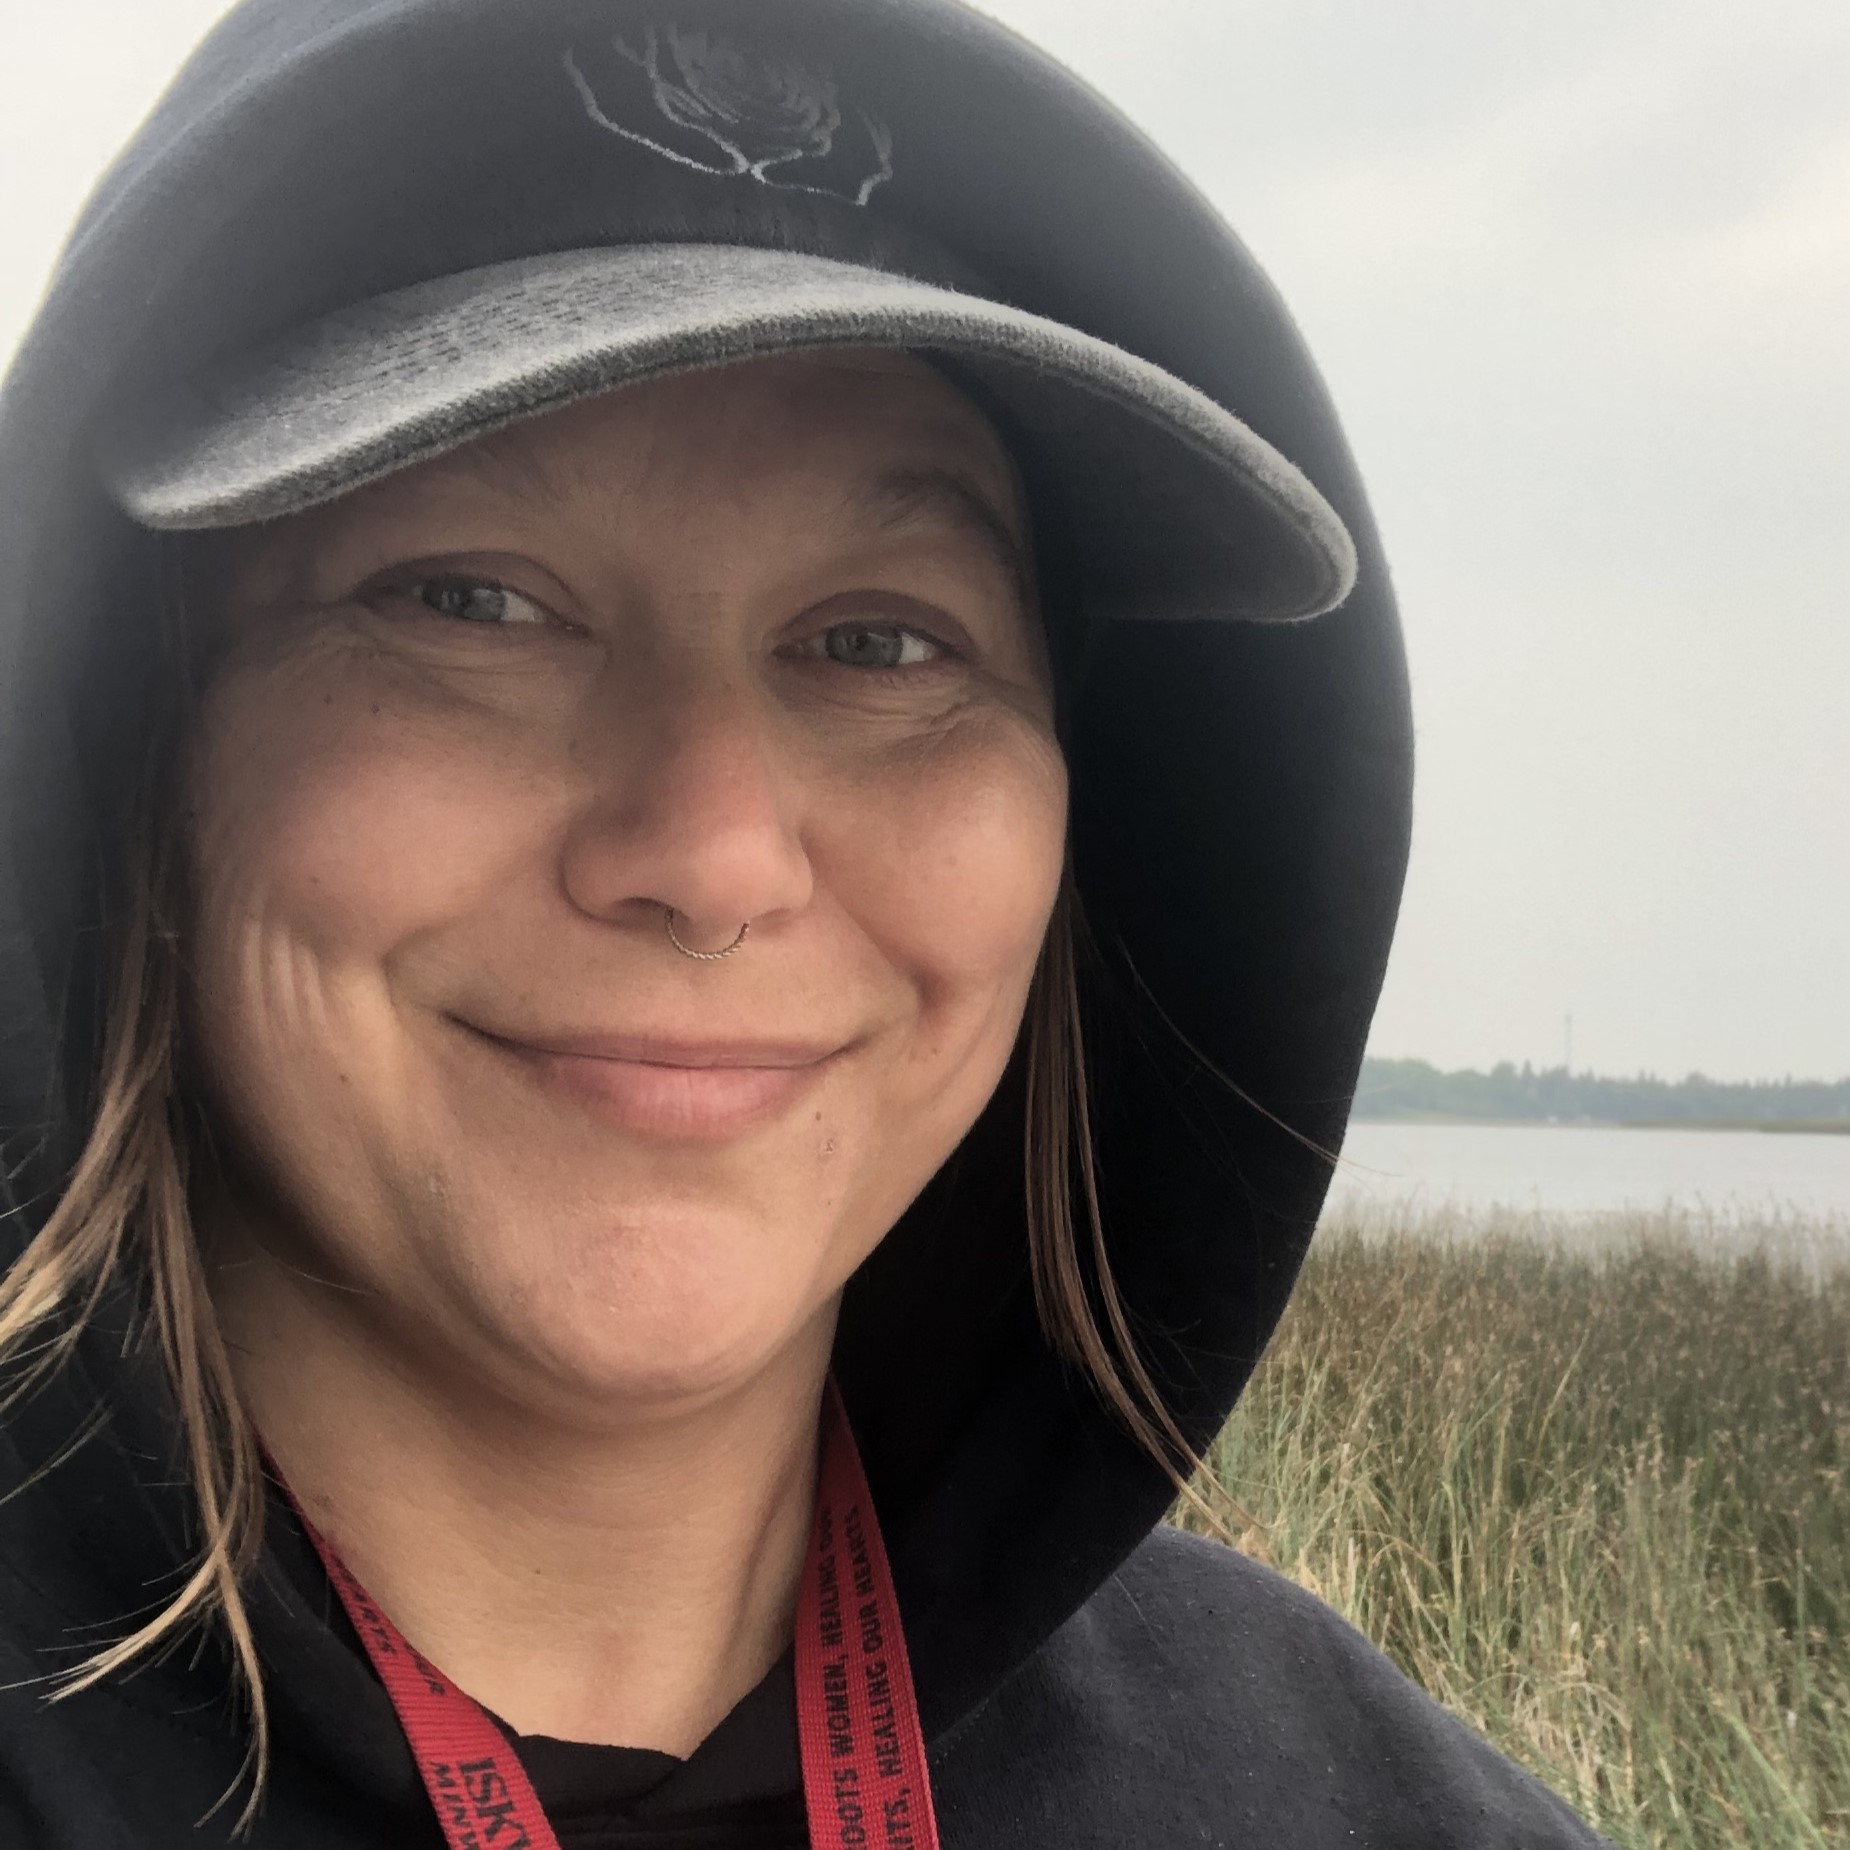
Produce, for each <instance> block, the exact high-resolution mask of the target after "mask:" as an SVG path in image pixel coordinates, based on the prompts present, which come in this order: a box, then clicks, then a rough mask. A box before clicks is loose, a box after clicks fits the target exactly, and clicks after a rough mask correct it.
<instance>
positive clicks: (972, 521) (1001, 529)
mask: <svg viewBox="0 0 1850 1850" xmlns="http://www.w3.org/2000/svg"><path fill="white" fill-rule="evenodd" d="M850 505H851V509H852V512H853V514H854V516H855V518H856V520H857V522H860V523H864V524H867V525H870V526H872V527H873V528H875V529H876V530H877V531H879V532H883V533H893V532H900V531H903V530H905V529H907V528H909V527H920V526H931V525H934V524H935V525H938V526H942V527H949V528H951V529H952V530H953V531H956V532H961V533H965V534H968V535H970V536H971V537H973V538H975V539H978V540H980V541H981V542H982V543H983V545H984V546H985V547H986V548H987V549H988V550H989V551H990V552H991V553H993V554H994V556H995V558H996V559H997V561H998V562H999V563H1000V564H1001V565H1002V567H1003V568H1004V570H1006V571H1007V572H1008V573H1009V574H1010V576H1011V577H1013V579H1014V580H1015V583H1016V586H1017V588H1018V589H1019V590H1020V591H1021V593H1022V595H1023V597H1024V598H1025V597H1026V596H1027V595H1028V591H1029V588H1030V586H1031V585H1032V584H1033V582H1034V574H1033V568H1032V566H1031V564H1030V561H1029V556H1028V548H1027V545H1026V543H1025V542H1024V540H1023V539H1022V537H1021V535H1020V533H1019V532H1017V530H1016V527H1015V523H1014V522H1012V521H1011V520H1010V519H1009V518H1008V516H1007V515H1006V514H1004V513H1003V512H1002V510H1001V509H1000V508H999V507H997V506H996V504H995V502H994V501H993V500H991V498H990V497H989V495H988V494H987V493H985V492H984V490H983V489H982V488H981V487H980V486H979V485H978V484H977V483H976V482H975V481H974V480H973V479H972V478H971V477H970V476H967V475H965V474H964V473H963V472H962V471H960V470H957V469H949V468H941V467H936V466H931V467H920V468H905V469H888V470H886V471H884V472H883V473H881V474H880V475H877V476H875V477H874V478H873V479H872V480H871V481H870V482H868V483H867V484H866V486H865V487H864V488H863V489H861V491H860V492H858V493H857V494H855V495H853V496H852V497H851V498H850Z"/></svg>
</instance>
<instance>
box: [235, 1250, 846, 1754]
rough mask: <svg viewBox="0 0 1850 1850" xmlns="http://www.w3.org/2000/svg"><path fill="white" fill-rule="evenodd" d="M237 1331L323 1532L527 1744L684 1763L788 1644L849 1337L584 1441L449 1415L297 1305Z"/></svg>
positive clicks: (491, 1406)
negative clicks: (636, 1750) (611, 1750)
mask: <svg viewBox="0 0 1850 1850" xmlns="http://www.w3.org/2000/svg"><path fill="white" fill-rule="evenodd" d="M258 1269H259V1270H260V1271H262V1270H266V1269H267V1268H263V1267H262V1266H261V1262H259V1268H258ZM253 1300H256V1301H253ZM317 1300H320V1301H317ZM222 1308H223V1310H224V1312H225V1313H226V1316H227V1321H228V1325H229V1328H228V1334H229V1336H230V1338H231V1340H232V1343H233V1347H234V1352H235V1353H237V1354H238V1357H239V1365H238V1373H239V1378H240V1385H241V1387H242V1390H243V1392H244V1394H245V1397H246V1400H247V1404H248V1405H249V1407H250V1409H251V1411H252V1414H253V1416H254V1417H255V1419H256V1422H257V1426H258V1430H259V1431H260V1432H261V1434H262V1436H263V1439H264V1443H265V1445H266V1446H267V1447H268V1449H269V1451H270V1454H271V1456H272V1457H273V1459H274V1460H275V1462H276V1464H277V1465H278V1467H279V1468H280V1469H281V1471H282V1473H283V1474H284V1476H285V1477H286V1479H287V1480H288V1483H289V1486H290V1489H291V1491H292V1492H293V1493H294V1495H295V1496H296V1497H297V1499H298V1500H299V1501H300V1503H301V1505H302V1507H303V1509H304V1511H305V1512H306V1513H307V1514H308V1516H309V1517H310V1519H311V1520H312V1521H313V1522H314V1523H315V1525H316V1526H317V1527H318V1528H319V1529H320V1530H321V1531H322V1533H323V1535H324V1536H325V1537H326V1538H327V1539H328V1541H329V1542H330V1543H331V1544H332V1546H333V1547H334V1548H335V1549H336V1550H337V1551H338V1552H339V1554H340V1555H341V1558H342V1559H343V1560H344V1561H345V1562H346V1564H347V1565H348V1566H349V1567H350V1568H351V1569H352V1570H353V1572H354V1573H355V1574H356V1575H358V1577H359V1579H360V1581H361V1582H362V1584H363V1585H364V1586H365V1587H366V1589H367V1591H368V1592H369V1593H370V1594H371V1595H372V1597H373V1598H374V1599H375V1600H376V1601H377V1602H378V1603H379V1605H380V1606H381V1607H382V1608H383V1609H384V1610H385V1612H387V1613H388V1614H389V1615H390V1616H391V1618H392V1619H393V1621H394V1622H395V1623H396V1624H397V1625H398V1627H399V1629H400V1630H401V1631H403V1632H404V1634H405V1635H406V1637H407V1638H409V1639H410V1641H411V1642H412V1644H414V1645H415V1646H416V1647H417V1648H418V1649H419V1650H420V1651H421V1652H423V1654H424V1655H425V1656H426V1657H428V1658H429V1659H430V1660H431V1662H432V1663H434V1664H436V1665H438V1666H439V1667H440V1668H441V1669H442V1670H443V1671H444V1672H445V1673H446V1674H447V1675H448V1676H450V1677H452V1678H453V1679H454V1680H455V1681H456V1682H457V1684H459V1685H460V1686H461V1687H462V1688H463V1689H465V1690H467V1691H468V1692H469V1694H470V1695H472V1696H474V1697H475V1698H476V1700H477V1701H479V1702H481V1703H482V1704H483V1705H484V1706H485V1707H487V1708H489V1709H491V1710H493V1711H494V1713H495V1714H497V1715H499V1716H500V1717H501V1718H502V1719H503V1720H504V1721H506V1722H508V1723H509V1724H510V1725H512V1726H513V1727H515V1728H516V1729H518V1730H520V1731H521V1732H522V1733H524V1734H547V1735H554V1736H558V1737H560V1738H562V1739H565V1740H576V1741H599V1742H608V1743H611V1744H613V1745H621V1746H629V1747H651V1748H658V1749H661V1750H664V1751H666V1752H668V1753H673V1754H681V1755H685V1754H687V1753H690V1752H691V1751H692V1750H693V1749H694V1748H695V1747H696V1746H697V1745H698V1744H699V1743H700V1741H701V1740H703V1739H704V1738H705V1737H706V1735H707V1734H708V1733H709V1732H710V1731H711V1730H712V1728H713V1727H714V1725H715V1724H716V1723H717V1722H718V1721H719V1720H720V1719H721V1718H722V1717H723V1716H724V1715H725V1714H726V1713H727V1711H728V1710H730V1709H731V1708H732V1706H733V1705H734V1704H735V1703H736V1702H737V1701H738V1700H739V1699H740V1697H742V1696H743V1695H744V1694H745V1693H746V1692H747V1691H748V1690H749V1689H751V1688H752V1687H753V1686H754V1685H755V1684H756V1683H757V1682H758V1681H759V1680H760V1679H761V1678H762V1677H763V1676H764V1675H765V1673H766V1672H767V1671H768V1670H769V1669H770V1668H771V1666H772V1665H773V1664H774V1663H775V1662H776V1660H777V1658H778V1657H779V1656H780V1655H781V1653H782V1652H783V1650H784V1649H785V1647H786V1645H787V1644H788V1641H789V1638H790V1632H791V1625H792V1617H793V1614H794V1611H795V1605H796V1592H797V1582H798V1579H799V1577H800V1575H801V1571H802V1565H803V1559H804V1552H805V1548H806V1545H807V1541H808V1535H809V1525H810V1512H811V1508H812V1505H813V1501H814V1495H815V1471H816V1432H817V1423H818V1415H819V1407H820V1398H821V1390H822V1381H823V1375H824V1372H825V1370H826V1366H827V1358H828V1346H829V1339H830V1335H831V1333H832V1328H819V1329H817V1330H815V1331H813V1332H811V1333H810V1335H809V1340H806V1341H805V1342H803V1343H801V1344H799V1345H796V1346H795V1347H794V1348H793V1350H791V1351H787V1352H785V1353H784V1354H783V1355H781V1356H779V1357H778V1358H777V1359H776V1360H775V1362H774V1363H773V1364H772V1365H771V1366H770V1367H769V1368H768V1369H766V1370H764V1371H762V1372H761V1373H760V1374H759V1375H757V1376H754V1377H753V1378H752V1379H751V1380H749V1381H747V1382H745V1383H743V1384H741V1385H740V1386H738V1387H737V1388H736V1389H733V1390H731V1391H729V1392H727V1393H725V1394H722V1395H719V1396H708V1397H704V1398H703V1399H701V1400H700V1401H699V1402H698V1403H697V1404H689V1405H676V1404H673V1403H661V1402H655V1403H652V1404H651V1405H650V1406H649V1407H648V1408H647V1409H646V1410H644V1411H642V1412H641V1413H639V1414H638V1415H637V1416H636V1417H634V1418H631V1419H624V1418H614V1419H610V1418H607V1419H604V1420H602V1421H600V1422H599V1423H596V1424H579V1425H568V1424H564V1423H561V1422H560V1421H558V1420H557V1419H556V1418H552V1417H547V1416H535V1415H533V1414H531V1413H530V1412H528V1411H527V1410H524V1409H522V1408H520V1407H517V1406H513V1405H510V1404H508V1403H507V1402H506V1401H503V1400H490V1399H488V1398H486V1397H484V1396H477V1397H475V1398H473V1399H471V1398H467V1397H466V1396H465V1395H462V1394H457V1393H453V1392H446V1391H443V1388H442V1386H441V1385H440V1384H439V1382H438V1381H436V1380H435V1379H432V1378H429V1377H427V1376H426V1375H425V1374H424V1373H423V1372H422V1371H418V1370H412V1369H408V1368H405V1367H404V1366H402V1365H400V1364H399V1363H397V1362H396V1361H395V1360H394V1359H393V1358H391V1357H389V1356H386V1355H384V1354H381V1353H379V1352H378V1350H377V1349H376V1348H375V1347H374V1346H373V1345H371V1344H370V1343H369V1342H368V1340H367V1339H366V1337H364V1336H359V1337H357V1339H356V1336H355V1333H354V1332H353V1330H352V1329H351V1327H348V1328H345V1329H342V1328H337V1327H331V1326H330V1323H329V1320H328V1316H327V1312H328V1308H329V1307H328V1305H327V1303H326V1300H325V1297H324V1296H323V1294H321V1293H319V1292H318V1291H317V1290H316V1289H315V1288H314V1287H313V1286H309V1285H306V1284H304V1283H301V1282H299V1281H287V1280H283V1279H279V1278H278V1277H277V1276H276V1275H275V1274H274V1273H272V1274H271V1275H270V1277H269V1278H268V1279H267V1280H265V1281H263V1282H262V1283H261V1284H260V1283H258V1281H257V1280H254V1279H249V1278H248V1275H247V1283H246V1287H245V1288H243V1289H239V1290H236V1291H234V1292H233V1293H231V1294H230V1301H228V1302H225V1303H224V1304H223V1306H222ZM828 1321H829V1323H830V1325H831V1326H832V1317H831V1318H830V1319H829V1320H828Z"/></svg>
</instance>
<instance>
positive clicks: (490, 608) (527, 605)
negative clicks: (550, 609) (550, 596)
mask: <svg viewBox="0 0 1850 1850" xmlns="http://www.w3.org/2000/svg"><path fill="white" fill-rule="evenodd" d="M404 591H405V594H406V595H408V596H410V597H412V598H414V599H415V600H416V601H417V602H418V603H420V604H422V605H424V607H425V608H426V609H428V610H432V611H435V612H436V614H437V615H438V616H440V617H454V618H455V619H456V620H457V621H458V622H460V623H486V624H514V623H544V622H545V621H546V612H545V611H544V610H542V609H541V608H540V606H539V605H538V604H536V603H535V602H534V601H533V600H532V598H530V597H523V596H522V595H521V594H520V592H518V591H510V590H509V589H508V588H507V586H506V585H501V584H497V583H496V582H495V581H494V580H493V579H492V578H463V577H447V578H421V579H419V580H418V581H417V582H416V583H415V584H410V585H406V586H405V587H404Z"/></svg>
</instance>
